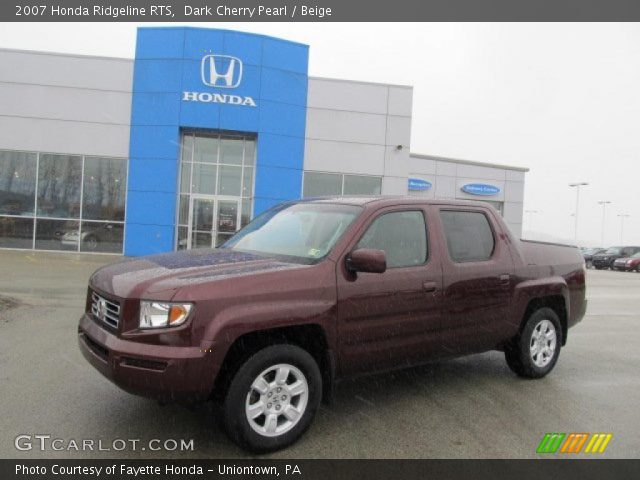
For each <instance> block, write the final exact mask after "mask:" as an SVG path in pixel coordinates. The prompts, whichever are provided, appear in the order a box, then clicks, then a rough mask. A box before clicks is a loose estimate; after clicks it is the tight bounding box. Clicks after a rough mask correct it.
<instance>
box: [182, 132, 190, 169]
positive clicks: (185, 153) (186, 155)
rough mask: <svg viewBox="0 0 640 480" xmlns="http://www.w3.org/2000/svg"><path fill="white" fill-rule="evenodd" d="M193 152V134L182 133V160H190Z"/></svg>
mask: <svg viewBox="0 0 640 480" xmlns="http://www.w3.org/2000/svg"><path fill="white" fill-rule="evenodd" d="M192 154H193V134H190V133H188V134H185V135H182V161H183V162H190V161H191V155H192Z"/></svg>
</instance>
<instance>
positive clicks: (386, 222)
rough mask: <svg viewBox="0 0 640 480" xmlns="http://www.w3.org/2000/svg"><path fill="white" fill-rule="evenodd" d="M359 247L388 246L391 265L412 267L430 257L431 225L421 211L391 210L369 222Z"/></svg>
mask: <svg viewBox="0 0 640 480" xmlns="http://www.w3.org/2000/svg"><path fill="white" fill-rule="evenodd" d="M356 248H375V249H377V250H384V252H385V254H386V256H387V268H397V267H411V266H415V265H422V264H423V263H425V262H426V261H427V226H426V223H425V219H424V215H423V214H422V212H420V211H403V212H390V213H385V214H382V215H380V216H379V217H378V218H376V219H375V220H374V222H373V223H372V224H371V225H370V226H369V228H368V229H367V231H366V232H365V234H364V235H363V236H362V238H361V239H360V242H358V245H357V247H356Z"/></svg>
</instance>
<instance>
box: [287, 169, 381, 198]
mask: <svg viewBox="0 0 640 480" xmlns="http://www.w3.org/2000/svg"><path fill="white" fill-rule="evenodd" d="M309 173H310V174H314V173H320V174H325V175H335V176H336V177H339V179H340V182H339V183H340V193H339V194H336V195H311V196H308V195H306V194H305V191H304V183H305V178H306V176H307V174H309ZM347 176H349V177H365V178H375V179H377V180H379V181H380V193H378V194H370V195H381V194H382V175H367V174H365V173H343V172H327V171H322V170H304V171H303V172H302V186H301V187H302V188H301V189H300V191H301V192H302V196H301V198H314V197H325V196H328V197H333V196H340V197H357V196H366V195H367V194H355V193H353V194H352V193H350V194H348V195H345V193H344V184H345V179H346V177H347Z"/></svg>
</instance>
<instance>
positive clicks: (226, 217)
mask: <svg viewBox="0 0 640 480" xmlns="http://www.w3.org/2000/svg"><path fill="white" fill-rule="evenodd" d="M216 227H217V231H218V232H220V233H235V232H236V231H237V230H238V202H234V201H225V200H220V201H219V202H218V219H217V225H216Z"/></svg>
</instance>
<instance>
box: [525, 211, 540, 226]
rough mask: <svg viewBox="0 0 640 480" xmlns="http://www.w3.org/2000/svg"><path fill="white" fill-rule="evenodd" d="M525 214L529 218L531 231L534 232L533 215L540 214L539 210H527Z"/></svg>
mask: <svg viewBox="0 0 640 480" xmlns="http://www.w3.org/2000/svg"><path fill="white" fill-rule="evenodd" d="M524 213H526V214H527V215H528V216H529V229H530V230H531V231H533V214H534V213H538V210H525V211H524Z"/></svg>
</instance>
